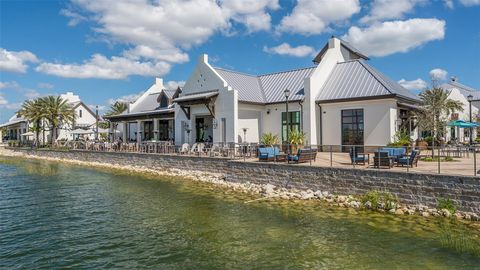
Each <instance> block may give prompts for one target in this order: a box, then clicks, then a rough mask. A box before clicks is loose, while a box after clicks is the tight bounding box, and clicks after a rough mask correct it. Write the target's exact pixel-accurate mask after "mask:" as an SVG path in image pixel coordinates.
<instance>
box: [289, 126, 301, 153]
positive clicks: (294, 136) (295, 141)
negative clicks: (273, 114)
mask: <svg viewBox="0 0 480 270" xmlns="http://www.w3.org/2000/svg"><path fill="white" fill-rule="evenodd" d="M287 142H288V143H289V144H290V145H291V147H292V149H291V150H292V153H297V152H298V149H299V147H300V146H303V144H304V143H305V133H303V132H300V131H299V130H291V131H290V132H289V134H288V140H287Z"/></svg>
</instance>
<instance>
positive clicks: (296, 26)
mask: <svg viewBox="0 0 480 270" xmlns="http://www.w3.org/2000/svg"><path fill="white" fill-rule="evenodd" d="M359 11H360V3H359V1H358V0H335V1H331V0H298V1H297V5H296V6H295V7H294V9H293V11H292V13H291V14H289V15H287V16H285V17H283V18H282V20H281V22H280V25H279V26H278V27H277V30H278V31H280V32H289V33H298V34H303V35H315V34H321V33H323V32H325V31H328V30H329V28H328V27H329V25H330V24H332V23H336V22H342V21H345V20H347V19H349V18H350V17H351V16H352V15H353V14H355V13H357V12H359Z"/></svg>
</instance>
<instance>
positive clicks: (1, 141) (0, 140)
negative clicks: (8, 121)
mask: <svg viewBox="0 0 480 270" xmlns="http://www.w3.org/2000/svg"><path fill="white" fill-rule="evenodd" d="M0 143H3V133H2V130H1V129H0Z"/></svg>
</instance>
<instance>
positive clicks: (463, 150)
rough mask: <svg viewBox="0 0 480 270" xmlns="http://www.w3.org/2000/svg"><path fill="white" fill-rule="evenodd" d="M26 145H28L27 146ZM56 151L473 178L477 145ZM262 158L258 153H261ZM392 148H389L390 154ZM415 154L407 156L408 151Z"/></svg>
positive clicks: (88, 145) (146, 146) (104, 145)
mask: <svg viewBox="0 0 480 270" xmlns="http://www.w3.org/2000/svg"><path fill="white" fill-rule="evenodd" d="M30 147H32V146H30ZM55 147H56V148H62V149H71V150H82V151H95V152H124V153H145V154H169V155H184V156H198V157H212V158H228V159H235V160H244V161H249V162H273V163H290V162H293V163H302V164H303V165H310V166H324V167H345V168H349V167H350V168H356V169H394V170H397V171H399V170H400V171H405V172H412V173H437V174H453V175H457V174H461V175H473V176H476V175H477V158H476V155H477V152H478V151H480V146H476V145H472V146H468V145H442V146H433V147H431V146H423V147H419V146H417V147H410V146H407V147H403V146H400V147H392V146H385V145H302V146H298V145H290V144H278V145H271V146H265V145H261V144H258V143H196V144H191V145H190V144H183V145H175V144H174V143H173V142H172V141H156V142H153V141H152V142H142V143H135V142H131V143H123V142H113V143H109V142H84V141H70V142H66V143H64V144H57V145H56V146H55ZM266 148H269V149H274V150H269V151H270V152H268V151H267V154H266V157H265V155H262V152H265V149H266ZM392 149H393V150H392ZM414 150H415V151H417V152H416V155H413V154H412V153H413V151H414Z"/></svg>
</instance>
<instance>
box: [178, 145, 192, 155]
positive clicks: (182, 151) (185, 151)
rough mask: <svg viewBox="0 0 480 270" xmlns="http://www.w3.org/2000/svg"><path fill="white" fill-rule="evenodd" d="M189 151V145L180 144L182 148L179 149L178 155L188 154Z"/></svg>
mask: <svg viewBox="0 0 480 270" xmlns="http://www.w3.org/2000/svg"><path fill="white" fill-rule="evenodd" d="M189 151H190V145H189V144H188V143H184V144H182V147H181V148H180V154H188V152H189Z"/></svg>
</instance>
